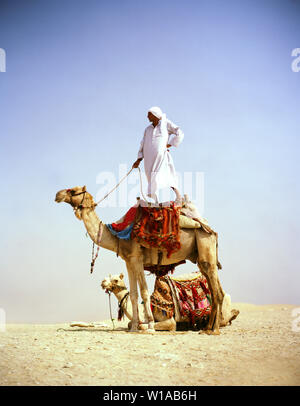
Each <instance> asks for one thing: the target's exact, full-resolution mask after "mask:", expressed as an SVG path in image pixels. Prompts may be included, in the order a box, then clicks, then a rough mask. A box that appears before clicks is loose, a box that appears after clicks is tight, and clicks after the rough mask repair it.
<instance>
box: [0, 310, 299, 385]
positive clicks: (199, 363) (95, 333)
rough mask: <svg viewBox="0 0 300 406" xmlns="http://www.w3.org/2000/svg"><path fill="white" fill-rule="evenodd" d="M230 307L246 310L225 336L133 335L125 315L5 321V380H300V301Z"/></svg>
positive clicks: (0, 351) (1, 364)
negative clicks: (296, 315) (92, 321)
mask: <svg viewBox="0 0 300 406" xmlns="http://www.w3.org/2000/svg"><path fill="white" fill-rule="evenodd" d="M233 307H234V308H238V309H239V310H240V312H241V313H240V315H239V316H238V318H237V319H236V320H235V321H234V322H233V324H232V325H231V326H228V327H225V328H222V329H221V335H220V336H208V335H206V334H198V332H195V331H187V332H181V331H178V332H175V333H168V332H156V333H154V334H146V333H143V332H140V333H129V332H128V331H126V329H125V326H126V322H125V321H123V322H116V321H115V322H114V323H115V330H112V323H111V321H105V323H106V324H107V325H108V326H102V327H96V328H95V327H89V328H78V327H70V326H69V323H66V324H56V325H30V324H10V325H7V326H6V331H5V332H2V333H0V385H1V386H4V385H31V386H36V385H59V386H61V385H72V386H74V385H76V386H77V385H100V386H104V385H113V386H115V385H117V386H119V385H135V386H139V385H146V386H149V385H151V386H152V385H163V386H166V385H171V386H173V385H196V386H200V385H300V345H299V344H300V332H295V331H293V329H292V321H293V317H292V309H293V308H294V307H296V306H290V305H268V306H255V305H251V304H241V303H240V304H235V305H234V306H233ZM85 321H86V320H85ZM299 324H300V323H299Z"/></svg>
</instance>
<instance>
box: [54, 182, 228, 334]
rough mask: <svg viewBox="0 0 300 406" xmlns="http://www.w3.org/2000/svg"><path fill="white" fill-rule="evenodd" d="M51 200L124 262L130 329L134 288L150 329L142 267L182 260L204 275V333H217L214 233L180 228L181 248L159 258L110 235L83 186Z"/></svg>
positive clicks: (135, 309)
mask: <svg viewBox="0 0 300 406" xmlns="http://www.w3.org/2000/svg"><path fill="white" fill-rule="evenodd" d="M55 201H56V202H58V203H60V202H65V203H68V204H70V205H71V206H72V207H73V210H74V213H75V215H76V217H77V218H78V219H79V220H83V222H84V225H85V227H86V230H87V232H88V234H89V236H90V238H91V239H92V241H93V242H94V243H95V244H97V245H98V246H99V247H103V248H105V249H108V250H111V251H114V252H116V253H117V255H119V256H120V257H121V258H122V259H123V260H124V261H125V263H126V267H127V272H128V277H129V285H130V299H131V302H132V325H131V331H138V325H139V315H138V287H137V285H138V284H139V288H140V293H141V296H142V300H143V302H144V306H145V312H146V317H147V322H148V329H149V330H150V331H151V330H152V331H153V328H154V319H153V315H152V311H151V307H150V295H149V293H148V287H147V282H146V279H145V275H144V266H151V265H156V264H158V263H160V264H161V265H170V264H176V263H179V262H181V261H184V260H189V261H191V262H193V263H197V265H198V267H199V269H200V272H201V273H202V274H203V275H204V276H205V278H206V280H207V282H208V286H209V290H210V292H211V296H212V310H211V314H210V318H209V322H208V325H207V327H206V331H207V334H220V331H219V325H220V321H221V318H222V314H221V310H222V303H223V298H224V295H225V294H224V291H223V289H222V287H221V284H220V281H219V276H218V269H217V268H218V267H220V265H219V262H218V252H217V251H218V249H217V247H218V236H217V233H215V232H213V231H212V230H211V232H208V231H207V229H205V226H204V225H202V226H201V228H198V229H192V228H181V229H180V234H179V237H180V244H181V248H180V249H179V250H178V251H177V252H175V253H173V254H172V255H171V256H170V257H169V258H168V256H167V253H166V252H163V255H162V256H161V257H159V250H158V249H157V248H149V247H146V246H143V244H142V243H140V242H138V241H136V240H134V239H133V240H119V239H118V238H117V237H116V236H114V235H112V234H111V232H110V231H109V229H108V227H107V226H106V225H105V224H104V223H103V222H102V221H101V220H100V219H99V217H98V216H97V214H96V212H95V207H96V206H97V204H95V202H94V200H93V197H92V195H91V194H90V193H88V192H87V191H86V187H85V186H83V187H80V186H76V187H73V188H72V189H64V190H60V191H59V192H57V194H56V197H55Z"/></svg>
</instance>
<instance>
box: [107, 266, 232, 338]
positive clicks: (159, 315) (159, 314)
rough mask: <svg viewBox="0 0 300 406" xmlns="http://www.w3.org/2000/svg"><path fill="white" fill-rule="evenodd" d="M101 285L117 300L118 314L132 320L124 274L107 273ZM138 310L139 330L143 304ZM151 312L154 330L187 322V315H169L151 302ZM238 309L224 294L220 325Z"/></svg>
mask: <svg viewBox="0 0 300 406" xmlns="http://www.w3.org/2000/svg"><path fill="white" fill-rule="evenodd" d="M189 276H190V275H182V276H181V277H180V279H181V280H187V279H189ZM101 287H102V289H104V290H105V291H106V292H112V293H113V294H114V295H115V296H116V298H117V300H118V302H119V315H120V316H122V315H124V314H125V315H126V317H127V318H128V319H129V320H132V305H131V302H130V300H128V296H129V292H128V290H127V288H126V285H125V282H124V275H123V274H122V273H121V274H120V275H109V276H108V277H106V278H105V279H103V281H102V282H101ZM138 310H139V319H140V320H141V324H140V325H139V329H140V330H144V329H145V323H146V320H147V318H146V317H145V316H146V315H145V309H144V306H143V305H138ZM152 312H153V316H154V320H155V324H154V329H155V330H156V331H175V330H176V322H189V318H188V317H182V316H181V317H180V316H178V315H177V314H176V313H175V314H174V316H171V317H170V316H169V315H168V314H167V313H166V312H164V311H162V310H161V309H160V308H159V307H156V306H155V304H152ZM238 314H239V310H235V309H232V308H231V298H230V295H228V294H225V296H224V300H223V303H222V318H221V321H220V327H225V326H227V325H228V324H231V322H232V321H233V320H234V319H235V318H236V317H237V316H238ZM131 323H132V322H131V321H130V322H129V323H128V328H129V329H130V327H131Z"/></svg>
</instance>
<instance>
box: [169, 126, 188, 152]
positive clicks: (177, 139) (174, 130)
mask: <svg viewBox="0 0 300 406" xmlns="http://www.w3.org/2000/svg"><path fill="white" fill-rule="evenodd" d="M167 129H168V133H169V134H174V137H172V138H171V140H170V141H168V145H167V147H168V148H169V147H171V146H173V147H178V145H179V144H180V143H181V142H182V140H183V138H184V134H183V132H182V131H181V129H180V128H179V127H178V125H175V124H174V123H172V121H170V120H168V121H167Z"/></svg>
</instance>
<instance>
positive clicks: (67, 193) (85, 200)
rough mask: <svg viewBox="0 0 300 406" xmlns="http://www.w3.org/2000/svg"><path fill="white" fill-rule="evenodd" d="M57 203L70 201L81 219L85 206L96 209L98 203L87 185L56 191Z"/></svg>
mask: <svg viewBox="0 0 300 406" xmlns="http://www.w3.org/2000/svg"><path fill="white" fill-rule="evenodd" d="M55 201H56V202H57V203H61V202H65V203H69V204H70V205H71V206H72V207H73V209H74V212H75V215H76V217H77V218H78V219H79V220H81V210H82V209H84V208H91V209H94V208H95V206H96V204H95V202H94V200H93V196H92V195H90V194H89V193H88V192H87V191H86V187H85V186H75V187H73V188H72V189H63V190H60V191H59V192H57V193H56V196H55Z"/></svg>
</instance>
